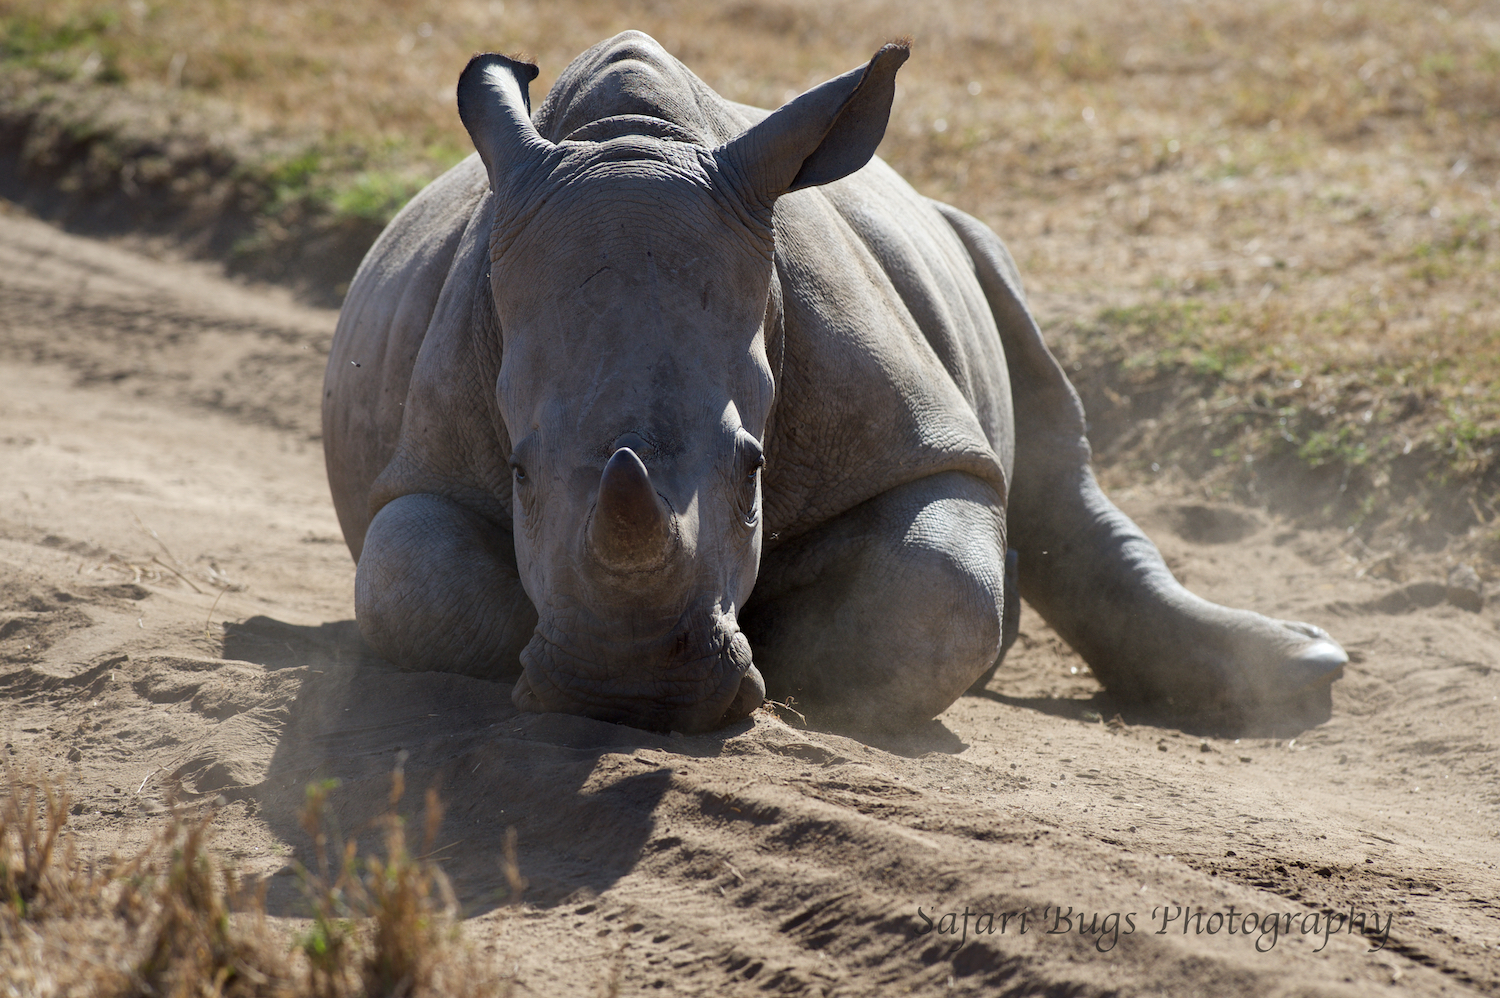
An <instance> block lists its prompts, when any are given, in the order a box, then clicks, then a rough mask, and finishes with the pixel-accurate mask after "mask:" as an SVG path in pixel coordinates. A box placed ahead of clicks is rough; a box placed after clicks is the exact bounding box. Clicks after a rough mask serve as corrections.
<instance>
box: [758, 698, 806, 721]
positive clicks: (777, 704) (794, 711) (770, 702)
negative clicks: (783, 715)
mask: <svg viewBox="0 0 1500 998" xmlns="http://www.w3.org/2000/svg"><path fill="white" fill-rule="evenodd" d="M766 706H767V707H776V708H779V709H781V710H784V711H787V712H788V713H790V714H795V715H796V717H797V720H799V721H801V722H802V726H803V727H804V728H805V727H807V718H806V716H804V715H803V714H802V712H801V711H799V710H797V709H796V708H795V707H792V706H791V705H789V704H784V703H782V702H781V701H779V700H767V701H766Z"/></svg>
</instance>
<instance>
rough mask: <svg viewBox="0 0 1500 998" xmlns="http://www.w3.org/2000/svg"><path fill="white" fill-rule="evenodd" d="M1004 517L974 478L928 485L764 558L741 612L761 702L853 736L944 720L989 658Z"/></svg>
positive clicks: (997, 620)
mask: <svg viewBox="0 0 1500 998" xmlns="http://www.w3.org/2000/svg"><path fill="white" fill-rule="evenodd" d="M1003 508H1004V507H1003V504H1002V503H1001V502H1000V498H999V496H998V495H997V494H996V492H995V490H994V489H993V488H991V487H990V486H989V485H987V484H985V483H983V482H981V481H980V480H978V479H976V478H973V477H971V476H969V475H965V474H960V473H947V474H942V475H936V476H933V477H931V478H926V479H921V480H919V481H916V482H912V483H909V484H907V485H904V486H901V487H900V488H897V489H893V490H891V491H890V492H887V493H885V494H882V495H880V496H877V497H875V498H874V499H871V500H869V501H867V502H865V503H863V504H861V505H860V506H857V507H855V508H854V509H852V510H850V511H848V512H847V513H844V514H843V515H841V516H839V517H837V518H835V519H834V520H833V521H831V522H829V523H826V524H824V525H823V526H821V527H819V528H817V529H816V530H814V531H811V532H810V533H808V534H804V535H802V536H800V537H797V538H794V539H792V540H790V541H787V542H785V543H784V544H782V545H781V546H779V547H777V548H775V549H773V550H770V551H767V552H766V554H765V555H764V556H763V558H762V560H761V570H760V576H759V580H758V581H757V583H756V588H755V591H754V593H753V594H752V595H751V597H750V599H749V601H748V602H747V603H746V605H745V607H744V610H743V611H742V612H741V614H740V626H741V628H742V629H743V630H744V632H745V633H746V635H747V636H748V637H749V638H750V645H751V649H752V651H753V653H754V655H755V661H756V663H757V666H758V667H759V668H760V670H761V674H762V675H763V676H764V677H765V682H766V689H767V695H768V696H769V697H770V698H771V699H773V700H781V701H786V700H787V699H788V698H791V700H792V702H793V705H794V706H795V707H796V708H797V709H798V710H799V711H802V712H803V713H804V714H806V715H807V717H808V719H809V720H810V721H811V722H812V723H814V724H816V725H818V726H819V727H829V728H837V729H840V730H846V731H855V732H868V733H879V732H888V731H901V730H905V729H909V728H911V727H912V726H913V725H915V724H920V723H922V722H924V721H927V720H929V719H931V718H933V717H935V716H936V715H937V714H939V713H940V712H941V711H943V710H944V709H945V708H946V707H947V706H948V705H949V704H951V703H952V702H953V701H954V700H956V699H957V698H958V697H959V696H960V695H962V694H963V692H964V691H965V690H966V689H968V688H969V686H970V685H971V684H972V683H973V682H974V680H975V678H976V677H977V676H979V675H980V674H982V673H983V672H984V671H985V670H986V669H987V668H989V667H991V666H992V665H993V664H994V663H995V661H996V659H997V653H998V651H999V648H1000V645H1001V640H1002V634H1003V632H1004V624H1003V620H1004V599H1005V588H1006V587H1005V581H1004V574H1005V573H1004V562H1005V550H1006V548H1005V527H1004V514H1003Z"/></svg>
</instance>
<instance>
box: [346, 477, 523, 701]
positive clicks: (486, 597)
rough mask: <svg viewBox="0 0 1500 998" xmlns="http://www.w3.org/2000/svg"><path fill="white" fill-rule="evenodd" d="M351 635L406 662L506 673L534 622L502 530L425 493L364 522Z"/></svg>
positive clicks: (490, 675) (512, 673) (516, 665)
mask: <svg viewBox="0 0 1500 998" xmlns="http://www.w3.org/2000/svg"><path fill="white" fill-rule="evenodd" d="M354 606H355V616H356V617H357V618H358V620H359V630H360V634H362V635H363V636H364V639H365V641H366V642H368V643H369V645H370V647H371V648H372V649H374V651H375V652H376V653H377V654H379V655H380V656H381V657H383V658H386V659H388V660H390V661H392V662H394V663H396V664H397V665H400V666H402V667H403V668H406V669H414V670H423V671H427V670H431V671H436V672H460V673H463V674H465V675H470V676H478V677H481V678H484V679H497V680H513V679H515V678H516V676H517V675H519V673H520V671H521V665H520V661H519V658H518V656H519V655H520V652H521V649H522V648H524V647H525V646H526V642H527V641H529V640H531V634H532V631H533V630H534V629H535V628H536V621H537V616H536V610H535V608H534V607H533V606H532V604H531V600H530V599H529V598H528V597H527V595H526V592H525V590H523V589H522V588H521V581H520V578H519V576H518V575H517V572H516V554H515V546H514V543H513V542H512V540H511V536H510V534H509V533H508V532H507V531H504V530H501V529H499V528H498V527H496V526H495V525H494V524H492V523H490V522H489V521H488V520H486V519H484V518H483V517H481V516H479V515H478V514H477V513H474V512H472V511H470V510H468V509H465V508H464V507H462V506H460V505H458V504H457V503H455V502H453V501H451V500H449V499H444V498H442V497H441V496H435V495H407V496H402V497H401V498H399V499H395V500H393V501H392V502H390V503H388V504H387V505H386V506H384V507H383V508H382V509H381V510H380V512H379V513H377V514H376V515H375V519H374V520H372V521H371V522H370V529H369V532H368V533H367V534H366V536H365V545H364V550H363V551H362V552H361V553H360V558H359V567H358V570H357V571H356V573H355V580H354Z"/></svg>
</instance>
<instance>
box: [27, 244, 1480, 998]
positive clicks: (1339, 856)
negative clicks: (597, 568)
mask: <svg viewBox="0 0 1500 998" xmlns="http://www.w3.org/2000/svg"><path fill="white" fill-rule="evenodd" d="M334 318H335V316H334V314H333V313H332V312H328V311H317V310H310V309H306V308H302V307H299V306H297V305H295V304H294V303H292V302H291V301H290V300H289V299H287V298H285V297H283V296H280V295H278V294H276V293H274V292H265V291H261V290H255V289H247V288H245V287H242V286H239V285H235V284H232V283H228V282H225V281H223V280H221V279H219V278H217V277H216V276H214V274H213V273H212V272H211V271H210V270H208V269H204V268H200V267H197V266H190V265H183V264H180V263H170V262H162V261H155V260H151V259H147V258H145V257H143V256H139V255H136V254H133V253H130V252H126V251H124V250H122V249H120V248H117V247H112V246H106V245H102V244H96V243H90V242H86V241H82V240H79V239H75V238H71V237H68V236H65V235H62V234H60V233H58V232H56V231H54V230H52V229H50V228H48V227H46V226H43V225H41V224H39V223H36V222H33V221H31V220H28V219H26V218H22V217H19V216H17V215H14V214H3V215H0V733H3V736H4V740H5V743H6V745H5V748H6V751H7V752H8V753H9V755H10V758H11V759H13V760H22V761H24V760H28V759H39V760H41V761H42V763H43V764H44V765H45V767H46V768H47V769H49V770H51V771H52V772H54V773H58V774H63V773H65V774H68V779H69V781H70V785H71V787H72V790H73V794H74V800H75V802H76V803H75V806H74V816H73V818H72V821H71V823H70V827H73V828H75V829H76V830H77V831H78V833H79V834H80V836H81V838H82V841H83V843H84V844H85V846H86V847H88V848H91V849H96V850H107V849H109V848H114V847H116V846H118V845H119V844H120V843H121V842H127V843H128V842H132V841H139V840H142V839H144V838H145V837H146V836H148V835H149V834H151V832H152V830H153V829H154V828H155V827H156V826H157V825H158V824H159V823H160V822H162V821H163V820H164V818H163V816H162V811H163V807H164V802H165V800H166V799H167V798H166V795H167V793H168V791H169V789H171V788H174V787H177V788H180V789H179V790H178V792H179V793H180V794H181V795H182V796H183V797H185V798H186V799H188V800H190V801H191V800H209V799H212V798H213V797H214V796H216V795H223V796H224V797H225V798H227V799H228V800H229V804H228V805H227V806H226V807H224V808H223V809H222V810H221V811H220V813H219V818H218V826H219V834H218V839H217V841H218V845H219V847H220V848H221V849H222V850H224V851H226V852H227V853H228V854H230V855H231V856H233V857H234V858H236V859H237V860H238V861H239V862H241V863H242V864H243V865H244V866H245V867H246V868H247V869H249V870H250V871H252V872H254V873H258V874H261V875H264V876H267V877H269V878H270V881H271V883H272V885H273V888H272V891H271V894H270V901H271V905H272V908H273V911H274V912H276V913H277V914H280V915H286V916H295V915H297V914H298V913H299V909H298V907H297V891H296V889H295V884H294V878H293V877H291V876H289V875H288V874H289V871H290V866H289V860H290V858H291V857H292V856H293V855H294V854H298V853H297V851H298V850H302V849H304V848H305V846H306V843H305V842H304V841H303V838H302V833H301V832H300V831H299V830H298V828H297V822H296V811H297V807H298V805H299V804H300V803H301V801H302V798H303V787H304V786H305V785H306V784H307V783H308V782H309V781H310V780H312V779H315V778H319V777H329V776H331V777H337V778H338V779H339V780H340V781H341V785H340V788H339V790H338V791H337V792H336V794H335V796H334V803H333V809H334V814H335V815H336V817H337V820H338V823H339V825H340V826H341V827H342V829H343V830H344V831H345V832H347V833H349V834H359V833H360V831H361V829H363V828H367V825H366V823H367V822H368V821H369V819H370V818H371V817H372V816H373V815H374V814H376V813H377V812H378V811H379V810H380V809H382V808H383V806H384V804H385V797H386V790H387V787H388V781H389V774H390V772H391V769H392V767H393V766H394V765H395V764H396V762H397V759H398V755H399V754H400V753H405V755H404V758H405V759H406V762H405V774H406V782H407V785H408V786H410V787H413V788H416V789H419V790H420V789H425V788H426V787H428V786H436V787H437V788H438V789H439V790H440V793H441V795H442V798H443V800H444V801H445V802H446V804H447V818H446V821H445V824H444V826H443V830H442V833H441V836H440V838H441V844H440V845H439V847H438V848H439V850H440V851H439V855H440V857H441V858H442V860H443V864H444V868H445V869H446V870H447V871H448V873H449V874H450V876H451V877H452V878H453V881H454V883H455V885H456V887H457V889H458V892H459V894H460V897H461V899H462V901H463V903H464V905H465V909H466V911H467V912H469V913H470V917H469V919H468V921H467V930H468V932H469V934H470V936H471V938H473V939H474V940H476V941H477V943H478V944H479V945H480V946H481V947H482V948H483V949H485V950H486V951H488V952H491V953H493V954H496V955H497V956H499V957H501V958H503V959H504V960H505V962H506V964H507V966H509V967H510V969H511V972H512V973H513V974H514V975H515V976H516V977H517V978H518V979H519V982H520V983H521V984H522V985H524V987H525V988H526V989H527V990H528V992H529V993H535V994H547V995H562V994H594V993H600V991H601V990H602V989H604V988H605V987H606V986H607V985H608V984H609V982H610V981H611V980H614V981H615V982H616V983H617V985H618V988H619V991H620V993H635V992H637V991H642V990H644V991H646V992H655V993H681V994H703V995H710V994H712V995H733V994H747V995H748V994H752V993H754V994H762V993H788V994H791V993H797V994H802V993H809V994H838V995H869V994H877V993H897V992H901V993H906V992H912V993H920V994H928V993H931V994H939V993H941V994H949V993H959V994H966V993H967V994H985V995H994V994H1049V995H1064V994H1066V995H1095V994H1099V995H1103V994H1131V995H1133V994H1150V995H1155V994H1169V995H1207V994H1213V995H1255V996H1264V995H1292V994H1297V995H1303V994H1308V995H1311V994H1320V995H1321V994H1329V995H1334V994H1347V995H1370V994H1385V993H1390V994H1423V995H1426V994H1495V993H1500V901H1497V897H1500V868H1497V863H1500V832H1497V829H1500V772H1497V760H1500V671H1497V670H1500V629H1497V624H1500V612H1497V610H1496V609H1495V607H1494V606H1489V607H1486V608H1484V609H1483V610H1481V611H1479V612H1473V611H1470V610H1466V609H1462V608H1460V607H1459V606H1457V605H1454V604H1452V603H1448V602H1443V601H1442V600H1443V598H1444V592H1443V590H1442V588H1441V587H1438V586H1434V585H1425V586H1424V585H1422V584H1420V583H1417V584H1409V585H1407V586H1406V587H1404V588H1403V587H1402V586H1398V585H1396V584H1394V583H1391V582H1385V581H1380V580H1376V579H1373V578H1370V577H1368V576H1366V577H1363V578H1356V577H1355V573H1354V570H1353V568H1352V564H1351V560H1350V559H1349V558H1348V557H1347V556H1346V555H1345V554H1344V550H1343V548H1342V547H1341V544H1342V543H1343V542H1344V540H1345V538H1344V537H1342V536H1341V535H1338V534H1320V533H1315V532H1310V531H1298V530H1295V529H1292V528H1290V527H1288V526H1287V525H1285V524H1281V523H1277V522H1273V521H1271V520H1269V519H1267V518H1266V517H1265V516H1264V515H1263V514H1261V513H1258V512H1255V511H1251V510H1244V509H1238V508H1232V507H1221V506H1213V507H1209V506H1203V505H1201V504H1198V503H1195V502H1193V501H1192V500H1191V499H1185V498H1184V497H1182V496H1180V495H1171V494H1153V493H1151V492H1148V491H1144V490H1142V491H1134V492H1132V491H1127V492H1126V493H1124V494H1122V495H1119V496H1117V498H1118V499H1119V500H1120V502H1121V504H1122V505H1123V506H1124V507H1125V508H1126V509H1127V511H1128V512H1130V513H1132V514H1133V515H1135V516H1137V517H1138V518H1139V519H1140V520H1141V521H1142V522H1143V523H1144V524H1145V525H1146V526H1147V528H1148V530H1150V531H1152V533H1153V534H1154V536H1155V537H1156V538H1157V539H1158V541H1159V542H1160V544H1161V546H1162V547H1163V549H1164V551H1165V552H1166V554H1167V556H1168V558H1169V560H1170V562H1171V563H1172V564H1173V566H1174V568H1175V569H1176V570H1177V571H1179V573H1180V574H1182V575H1183V577H1184V578H1185V581H1186V582H1187V583H1188V584H1189V585H1190V586H1192V587H1193V588H1195V589H1196V590H1197V591H1198V592H1200V593H1202V594H1204V595H1206V596H1209V597H1211V598H1214V599H1218V600H1220V601H1223V602H1228V603H1235V604H1241V605H1245V606H1249V607H1252V608H1255V609H1258V610H1261V611H1264V612H1267V613H1271V614H1274V615H1278V616H1286V617H1296V618H1301V619H1306V620H1310V621H1313V622H1316V623H1319V624H1322V625H1324V626H1326V627H1327V628H1328V629H1329V630H1330V631H1332V632H1333V633H1334V634H1335V636H1336V637H1338V638H1339V639H1340V640H1342V641H1343V642H1344V644H1345V646H1346V647H1347V648H1349V649H1350V651H1351V657H1352V659H1353V661H1352V662H1351V664H1350V666H1349V668H1348V671H1347V674H1346V676H1345V678H1344V679H1343V680H1341V681H1340V682H1339V683H1337V684H1336V686H1335V687H1334V693H1333V701H1332V713H1331V716H1330V717H1329V718H1328V719H1327V720H1326V721H1324V722H1323V723H1318V724H1313V725H1311V726H1308V724H1307V723H1305V722H1303V723H1298V722H1294V721H1291V720H1289V721H1288V722H1287V723H1286V724H1285V725H1283V727H1282V729H1281V730H1276V731H1262V732H1254V733H1242V734H1241V736H1240V737H1239V738H1238V739H1235V738H1228V737H1221V736H1219V735H1217V734H1211V733H1202V732H1197V731H1184V730H1181V729H1179V728H1173V727H1158V726H1155V725H1154V724H1153V723H1152V720H1153V719H1152V718H1149V717H1145V716H1142V715H1138V714H1132V713H1131V712H1130V711H1123V712H1122V711H1121V709H1120V707H1119V706H1118V705H1116V704H1114V703H1113V702H1112V701H1111V700H1110V699H1109V698H1108V697H1107V696H1105V695H1104V694H1102V693H1101V692H1099V690H1098V687H1097V685H1096V684H1095V683H1094V682H1093V680H1092V678H1091V677H1090V676H1088V674H1087V672H1086V670H1084V669H1083V668H1082V662H1081V661H1080V660H1078V659H1077V658H1076V657H1074V656H1073V655H1072V654H1071V653H1070V652H1068V651H1067V650H1066V649H1065V648H1064V647H1063V646H1062V645H1061V644H1060V642H1059V641H1058V639H1057V638H1056V637H1055V636H1054V635H1053V634H1052V633H1051V632H1050V631H1049V630H1048V629H1047V628H1046V627H1045V626H1044V625H1043V624H1042V623H1041V622H1040V620H1039V618H1037V617H1036V615H1035V614H1034V613H1032V612H1031V611H1030V610H1027V611H1026V612H1025V614H1024V615H1023V621H1022V637H1021V640H1020V642H1019V644H1018V645H1017V647H1016V649H1015V651H1013V652H1012V657H1011V659H1010V660H1009V661H1008V662H1007V664H1006V666H1005V668H1004V669H1003V670H1002V671H1001V673H1000V674H999V675H997V676H996V678H995V679H994V681H993V682H992V684H991V687H990V689H989V691H988V692H987V693H986V694H985V695H984V696H980V697H967V698H964V699H963V700H962V701H960V702H959V703H958V704H956V705H955V706H954V707H953V708H952V709H950V710H949V711H948V712H947V713H946V714H945V715H944V716H943V717H941V718H939V719H938V720H937V721H935V722H933V723H932V724H931V725H930V726H929V727H928V728H927V729H925V730H923V731H921V732H918V733H916V734H914V735H913V736H911V737H909V738H907V739H905V740H903V741H901V742H899V743H892V744H887V745H883V746H871V745H866V744H861V743H859V742H856V741H852V740H850V739H846V738H842V737H838V736H834V735H827V734H822V733H816V732H807V731H802V730H798V729H797V728H796V727H794V726H792V725H789V724H788V723H785V722H784V721H783V720H780V719H777V718H776V717H773V716H770V715H758V716H756V717H755V718H753V719H752V720H751V721H747V722H745V723H742V724H740V725H738V726H735V727H733V728H731V729H729V730H726V731H723V732H719V733H716V734H714V735H708V736H700V737H688V738H685V737H676V736H674V737H667V736H660V735H655V734H650V733H645V732H641V731H637V730H634V729H631V728H625V727H619V726H614V725H608V724H601V723H596V722H592V721H587V720H582V719H579V718H571V717H562V716H537V715H518V714H517V713H516V712H515V711H514V710H513V709H512V708H511V706H510V700H509V692H510V690H509V687H506V686H498V685H494V684H486V683H482V682H477V681H474V680H470V679H464V678H461V677H455V676H443V675H409V674H404V673H400V672H397V671H395V670H393V669H391V668H390V667H389V666H387V665H385V664H384V663H381V662H379V661H378V660H374V659H371V658H370V657H368V655H366V654H365V653H363V652H362V650H361V648H360V645H359V643H358V640H357V638H356V632H355V629H354V625H353V622H352V620H351V618H352V615H353V611H352V597H351V590H352V580H353V566H352V564H351V562H350V560H349V556H348V553H347V551H346V550H345V548H344V546H343V543H342V540H341V538H340V537H339V534H338V527H337V524H336V523H335V520H334V517H333V512H332V508H331V505H330V502H329V499H328V496H327V491H326V485H325V482H324V478H323V469H322V455H321V448H320V446H319V444H318V442H317V439H316V433H317V426H318V417H317V408H316V407H317V399H318V385H319V383H320V379H321V377H322V365H323V357H324V354H325V352H326V348H327V343H328V339H329V337H330V335H331V332H332V329H333V324H334ZM1440 567H1441V566H1440V565H1436V564H1435V565H1434V568H1433V572H1434V578H1436V574H1435V573H1436V572H1437V571H1438V570H1439V568H1440ZM1117 714H1122V715H1123V716H1120V717H1119V718H1118V719H1114V718H1116V715H1117ZM418 796H419V795H418V794H415V793H414V794H412V795H411V796H410V800H409V801H408V803H410V804H411V807H412V809H413V810H417V809H419V808H418V805H417V804H416V803H415V801H416V798H417V797H418ZM511 828H514V829H515V830H516V835H517V844H518V851H519V861H520V866H521V870H522V873H523V875H524V876H525V877H526V879H527V881H528V882H529V885H530V886H529V887H528V889H527V892H526V894H525V895H524V898H523V901H524V903H523V904H522V905H520V906H519V907H511V906H505V905H502V904H501V903H500V902H501V900H502V899H503V897H504V893H505V887H504V885H505V882H506V881H505V878H504V877H503V876H502V872H501V867H500V859H499V858H500V856H501V854H502V851H503V843H504V841H505V837H506V833H507V829H511ZM304 855H305V854H304ZM965 911H967V912H968V913H969V917H968V918H967V919H966V918H965V917H964V913H965ZM950 912H952V913H956V914H957V917H955V918H948V919H946V920H945V918H944V916H945V913H950ZM1330 912H1331V913H1333V915H1332V920H1330V919H1329V917H1328V913H1330ZM976 914H979V915H981V916H982V915H985V914H988V915H992V916H993V917H992V918H991V919H988V920H986V919H985V918H983V917H979V918H976V917H974V916H975V915H976ZM1023 914H1024V915H1025V920H1024V921H1023V920H1022V915H1023ZM1351 914H1352V915H1354V916H1356V917H1362V918H1361V920H1362V922H1363V934H1361V932H1360V931H1358V930H1356V931H1353V932H1351V931H1350V924H1349V916H1350V915H1351ZM1315 915H1316V921H1315V919H1314V916H1315ZM1126 916H1129V917H1126ZM1252 922H1253V925H1252ZM1273 925H1274V926H1275V931H1274V934H1272V932H1271V927H1272V926H1273ZM949 929H953V930H954V932H953V933H950V932H948V930H949ZM986 929H988V930H990V931H986ZM1080 929H1082V930H1085V931H1080ZM1088 930H1092V931H1088ZM1158 930H1164V931H1158Z"/></svg>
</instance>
